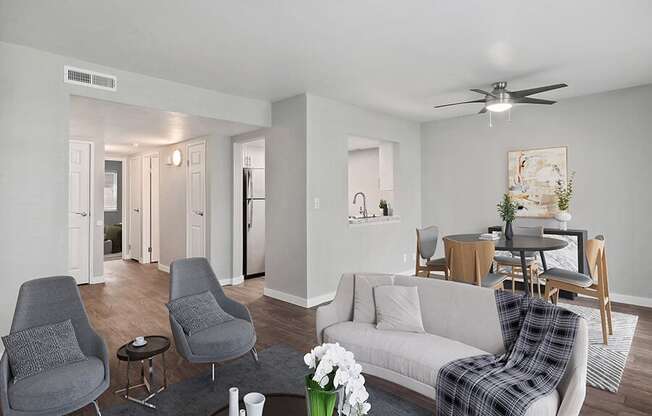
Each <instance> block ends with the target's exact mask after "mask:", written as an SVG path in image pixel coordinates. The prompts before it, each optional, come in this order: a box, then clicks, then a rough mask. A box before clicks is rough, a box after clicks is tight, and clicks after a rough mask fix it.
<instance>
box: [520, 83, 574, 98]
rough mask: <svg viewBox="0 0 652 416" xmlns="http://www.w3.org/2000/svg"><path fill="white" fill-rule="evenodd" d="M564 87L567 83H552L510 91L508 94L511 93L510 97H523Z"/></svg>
mask: <svg viewBox="0 0 652 416" xmlns="http://www.w3.org/2000/svg"><path fill="white" fill-rule="evenodd" d="M564 87H568V84H554V85H546V86H545V87H537V88H530V89H527V90H519V91H510V92H509V95H511V96H512V97H525V96H527V95H532V94H538V93H540V92H546V91H551V90H556V89H559V88H564Z"/></svg>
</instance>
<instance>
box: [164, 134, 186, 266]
mask: <svg viewBox="0 0 652 416" xmlns="http://www.w3.org/2000/svg"><path fill="white" fill-rule="evenodd" d="M175 149H180V150H181V154H182V162H183V163H182V164H181V166H174V165H166V161H167V159H168V157H172V152H174V150H175ZM158 152H159V154H160V158H159V160H160V164H161V166H160V168H159V172H160V175H159V205H160V208H159V218H160V224H159V233H160V259H159V264H160V265H162V266H164V268H169V267H170V263H172V262H173V261H174V260H177V259H180V258H185V257H186V170H187V165H186V157H187V153H186V144H185V143H177V144H173V145H170V146H166V147H161V148H159V149H158Z"/></svg>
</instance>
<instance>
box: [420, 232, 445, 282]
mask: <svg viewBox="0 0 652 416" xmlns="http://www.w3.org/2000/svg"><path fill="white" fill-rule="evenodd" d="M438 239H439V228H438V227H437V226H435V225H431V226H430V227H426V228H422V229H419V228H417V254H416V256H415V257H416V267H415V270H414V275H415V276H423V277H430V272H444V276H445V277H446V279H448V267H447V266H446V258H444V257H442V258H437V259H433V257H434V255H435V251H436V250H437V240H438ZM422 261H425V264H422V263H421V262H422Z"/></svg>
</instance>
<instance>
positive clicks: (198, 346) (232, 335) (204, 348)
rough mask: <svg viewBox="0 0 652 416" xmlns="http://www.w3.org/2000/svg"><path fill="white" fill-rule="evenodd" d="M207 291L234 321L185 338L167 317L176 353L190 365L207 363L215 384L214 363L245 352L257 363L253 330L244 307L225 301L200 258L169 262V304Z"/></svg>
mask: <svg viewBox="0 0 652 416" xmlns="http://www.w3.org/2000/svg"><path fill="white" fill-rule="evenodd" d="M206 291H210V292H211V293H212V294H213V296H214V297H215V300H217V303H218V304H219V305H220V307H221V308H222V309H224V311H225V312H227V313H228V314H230V315H232V316H233V317H234V318H235V319H233V320H230V321H227V322H224V323H222V324H219V325H216V326H213V327H210V328H207V329H204V330H202V331H200V332H197V333H196V334H191V335H186V333H185V332H184V331H183V328H182V327H181V325H180V324H179V323H178V322H177V321H176V320H175V319H174V317H173V316H172V315H171V314H170V326H171V328H172V335H173V336H174V342H175V345H176V348H177V351H178V352H179V354H181V356H182V357H183V358H185V359H186V360H188V361H190V362H191V363H210V364H211V379H212V380H213V381H215V363H219V362H223V361H228V360H231V359H235V358H239V357H241V356H243V355H245V354H247V353H248V352H251V355H252V357H253V359H254V361H256V362H258V353H257V352H256V347H255V345H256V331H255V330H254V325H253V321H252V319H251V314H250V313H249V310H248V309H247V307H246V306H245V305H243V304H241V303H239V302H236V301H235V300H233V299H230V298H228V297H227V296H226V295H225V294H224V291H223V290H222V286H221V285H220V283H219V281H218V280H217V277H216V276H215V273H213V269H212V268H211V265H210V263H208V260H206V259H205V258H203V257H195V258H189V259H182V260H176V261H173V262H172V264H171V265H170V301H172V300H174V299H178V298H181V297H184V296H190V295H195V294H198V293H202V292H206Z"/></svg>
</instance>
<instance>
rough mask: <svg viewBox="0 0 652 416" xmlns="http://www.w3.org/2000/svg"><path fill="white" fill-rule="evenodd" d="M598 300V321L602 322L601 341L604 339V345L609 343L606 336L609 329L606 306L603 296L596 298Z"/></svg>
mask: <svg viewBox="0 0 652 416" xmlns="http://www.w3.org/2000/svg"><path fill="white" fill-rule="evenodd" d="M598 300H599V301H600V323H601V324H602V341H604V345H607V344H608V343H609V338H608V336H607V334H608V332H609V329H608V328H607V310H606V309H607V307H606V305H605V304H604V298H603V297H600V298H599V299H598Z"/></svg>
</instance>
